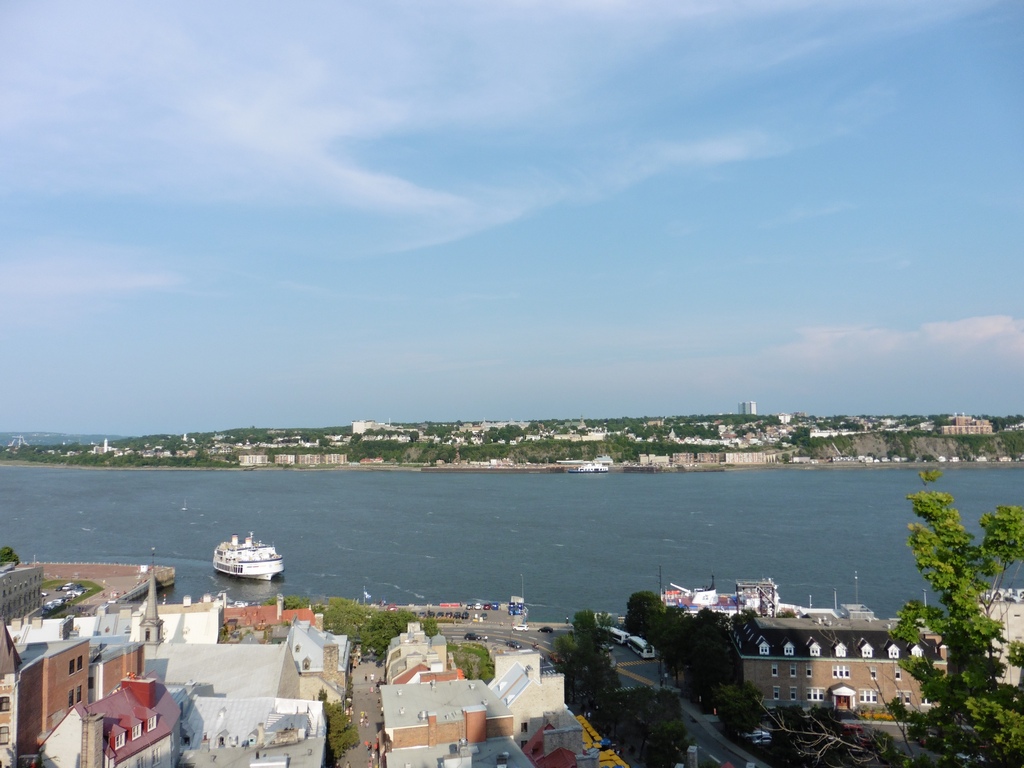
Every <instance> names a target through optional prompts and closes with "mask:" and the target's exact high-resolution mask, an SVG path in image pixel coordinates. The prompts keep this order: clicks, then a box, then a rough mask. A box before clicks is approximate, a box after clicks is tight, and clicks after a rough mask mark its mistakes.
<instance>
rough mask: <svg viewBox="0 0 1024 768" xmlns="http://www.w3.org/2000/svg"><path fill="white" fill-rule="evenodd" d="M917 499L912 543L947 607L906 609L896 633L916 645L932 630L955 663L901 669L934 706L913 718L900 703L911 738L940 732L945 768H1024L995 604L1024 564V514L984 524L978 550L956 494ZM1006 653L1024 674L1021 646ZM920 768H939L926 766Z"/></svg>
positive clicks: (991, 515) (1016, 704)
mask: <svg viewBox="0 0 1024 768" xmlns="http://www.w3.org/2000/svg"><path fill="white" fill-rule="evenodd" d="M921 479H922V480H923V481H924V482H925V483H926V484H927V483H929V482H934V481H936V480H938V479H939V478H938V473H935V472H929V473H922V475H921ZM908 498H909V499H910V501H911V503H912V505H913V510H914V514H915V515H916V516H917V517H918V518H920V520H921V521H922V522H918V523H912V524H911V525H910V538H909V539H908V544H909V546H910V548H911V550H912V551H913V553H914V558H915V560H916V561H917V567H918V570H919V571H921V574H922V575H923V576H924V578H925V580H926V581H927V582H928V583H929V585H931V588H932V592H933V593H935V595H937V597H938V602H939V605H935V604H932V605H924V604H923V603H922V602H920V601H917V600H914V601H911V602H909V603H907V604H906V605H905V606H904V607H903V609H902V610H901V611H900V613H899V616H900V621H899V623H898V625H897V626H896V628H895V629H894V630H893V631H892V634H893V636H894V637H896V638H898V639H900V640H903V641H905V642H908V643H915V642H918V641H919V637H920V633H921V631H922V630H924V629H926V628H927V629H928V630H929V631H931V632H934V633H936V634H938V635H939V636H941V638H942V642H943V644H944V645H945V646H946V649H947V654H948V659H947V661H948V664H947V667H946V669H942V668H940V667H938V666H936V664H935V663H934V661H933V660H932V659H930V658H925V657H914V656H912V657H909V658H906V659H904V660H902V661H901V662H900V664H901V666H903V667H904V668H905V669H906V670H907V671H908V672H909V673H910V674H911V675H912V676H913V677H914V679H915V680H917V681H918V682H919V683H920V686H921V695H922V697H923V698H927V699H928V700H929V701H931V702H932V703H933V706H932V707H930V708H929V709H928V711H925V712H916V711H915V712H907V711H906V710H905V708H904V707H903V706H902V705H900V704H899V703H894V705H893V707H894V709H895V711H896V712H897V715H898V716H902V717H905V718H907V719H908V720H909V722H910V724H911V735H915V736H919V735H923V734H924V733H925V732H927V731H930V732H931V743H932V744H933V745H935V748H934V751H936V752H937V753H938V754H940V755H941V757H939V758H938V765H940V766H943V767H945V766H953V765H961V764H963V761H964V759H965V758H964V757H957V755H960V756H966V759H968V760H973V761H977V762H978V763H979V764H980V763H981V762H982V761H983V762H984V764H985V765H989V766H999V767H1000V768H1011V767H1012V768H1019V767H1020V766H1021V765H1024V690H1022V689H1021V688H1019V687H1014V686H1011V685H1008V684H1006V683H1004V682H1002V678H1003V674H1004V672H1005V670H1006V664H1005V663H1004V660H1003V659H1002V657H1001V656H1000V647H1001V646H1002V645H1003V634H1004V633H1003V626H1002V624H1001V623H1000V621H999V620H997V619H996V618H995V617H994V616H993V601H994V595H995V593H996V590H998V589H999V588H1000V587H1001V586H1002V585H1003V583H1004V579H1005V578H1006V576H1007V574H1010V573H1014V572H1016V569H1017V568H1019V565H1020V563H1021V561H1024V509H1022V508H1021V507H1004V506H1000V507H997V508H996V510H995V511H994V512H988V513H986V514H984V515H982V516H981V520H980V526H981V530H982V537H981V541H980V542H977V541H976V540H975V537H974V536H973V535H972V534H971V533H970V532H969V531H967V529H966V528H965V527H964V525H963V523H962V521H961V519H960V513H959V512H958V511H957V510H956V509H954V508H953V497H952V496H950V495H949V494H947V493H941V492H937V491H921V492H919V493H915V494H913V495H911V496H909V497H908ZM1006 651H1007V654H1008V658H1009V661H1010V663H1012V664H1014V665H1015V666H1021V665H1024V646H1022V644H1020V643H1015V642H1014V643H1008V644H1006ZM919 764H921V765H930V764H931V763H929V762H928V761H927V759H926V758H922V759H921V761H920V762H919Z"/></svg>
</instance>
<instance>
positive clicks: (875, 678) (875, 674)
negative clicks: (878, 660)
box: [871, 667, 878, 680]
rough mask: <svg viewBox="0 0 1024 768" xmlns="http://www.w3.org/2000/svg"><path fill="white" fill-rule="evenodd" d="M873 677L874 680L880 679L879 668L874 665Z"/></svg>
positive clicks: (872, 669)
mask: <svg viewBox="0 0 1024 768" xmlns="http://www.w3.org/2000/svg"><path fill="white" fill-rule="evenodd" d="M871 679H872V680H877V679H878V668H877V667H872V668H871Z"/></svg>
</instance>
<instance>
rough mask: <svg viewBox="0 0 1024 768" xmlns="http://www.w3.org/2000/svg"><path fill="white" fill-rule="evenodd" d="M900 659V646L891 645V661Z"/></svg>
mask: <svg viewBox="0 0 1024 768" xmlns="http://www.w3.org/2000/svg"><path fill="white" fill-rule="evenodd" d="M899 657H900V649H899V646H896V645H890V646H889V658H890V659H898V658H899Z"/></svg>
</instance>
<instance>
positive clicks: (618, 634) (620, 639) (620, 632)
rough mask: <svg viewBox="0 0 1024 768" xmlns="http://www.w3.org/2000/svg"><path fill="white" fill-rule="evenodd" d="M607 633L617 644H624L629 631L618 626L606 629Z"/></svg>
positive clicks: (627, 638)
mask: <svg viewBox="0 0 1024 768" xmlns="http://www.w3.org/2000/svg"><path fill="white" fill-rule="evenodd" d="M608 635H609V637H611V639H612V640H614V641H615V642H616V643H618V644H619V645H625V644H626V641H627V640H629V632H627V631H626V630H624V629H619V628H618V627H612V628H611V629H609V630H608Z"/></svg>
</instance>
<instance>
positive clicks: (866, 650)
mask: <svg viewBox="0 0 1024 768" xmlns="http://www.w3.org/2000/svg"><path fill="white" fill-rule="evenodd" d="M860 655H861V658H864V659H870V658H874V655H875V649H874V648H872V647H871V646H870V645H868V644H867V643H864V645H862V646H861V648H860Z"/></svg>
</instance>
